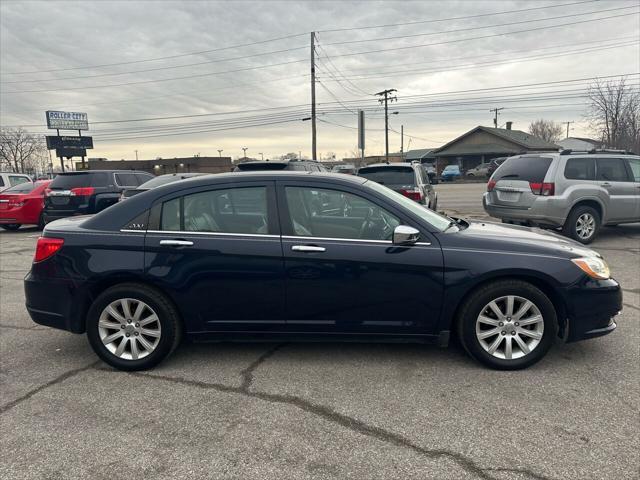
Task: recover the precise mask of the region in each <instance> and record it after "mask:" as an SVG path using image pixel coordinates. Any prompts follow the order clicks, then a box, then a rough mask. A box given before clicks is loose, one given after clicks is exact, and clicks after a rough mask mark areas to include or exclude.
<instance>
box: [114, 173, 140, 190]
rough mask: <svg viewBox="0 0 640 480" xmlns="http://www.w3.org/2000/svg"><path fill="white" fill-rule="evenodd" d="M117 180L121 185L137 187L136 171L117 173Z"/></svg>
mask: <svg viewBox="0 0 640 480" xmlns="http://www.w3.org/2000/svg"><path fill="white" fill-rule="evenodd" d="M116 182H117V183H118V185H120V186H121V187H137V186H138V179H137V178H136V175H135V173H116Z"/></svg>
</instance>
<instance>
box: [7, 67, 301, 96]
mask: <svg viewBox="0 0 640 480" xmlns="http://www.w3.org/2000/svg"><path fill="white" fill-rule="evenodd" d="M301 62H306V60H292V61H289V62H280V63H272V64H268V65H258V66H257V67H244V68H238V69H235V70H225V71H222V72H210V73H199V74H193V75H187V76H183V77H170V78H154V79H153V80H141V81H139V82H126V83H111V84H107V85H88V86H82V87H80V86H75V87H68V88H48V89H43V90H11V91H9V92H0V94H10V93H39V92H61V91H66V90H87V89H95V88H109V87H124V86H129V85H142V84H147V83H158V82H168V81H172V80H189V79H192V78H202V77H210V76H214V75H223V74H225V73H236V72H246V71H249V70H258V69H261V68H270V67H278V66H281V65H290V64H292V63H301Z"/></svg>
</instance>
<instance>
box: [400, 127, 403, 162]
mask: <svg viewBox="0 0 640 480" xmlns="http://www.w3.org/2000/svg"><path fill="white" fill-rule="evenodd" d="M400 160H402V161H403V162H404V125H400Z"/></svg>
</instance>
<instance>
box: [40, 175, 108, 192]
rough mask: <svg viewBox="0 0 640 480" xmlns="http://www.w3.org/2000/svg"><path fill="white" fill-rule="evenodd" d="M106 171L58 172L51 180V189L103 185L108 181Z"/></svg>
mask: <svg viewBox="0 0 640 480" xmlns="http://www.w3.org/2000/svg"><path fill="white" fill-rule="evenodd" d="M108 179H109V177H108V174H107V173H106V172H95V173H84V172H83V173H75V172H74V173H59V174H58V175H57V176H56V178H54V179H53V181H52V182H51V185H50V188H52V189H61V190H62V189H71V188H78V187H104V186H106V185H107V183H108Z"/></svg>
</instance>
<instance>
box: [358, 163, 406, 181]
mask: <svg viewBox="0 0 640 480" xmlns="http://www.w3.org/2000/svg"><path fill="white" fill-rule="evenodd" d="M358 176H359V177H364V178H366V179H368V180H372V181H374V182H376V183H379V184H381V185H415V183H416V178H415V175H414V173H413V168H411V167H367V168H361V169H360V170H358Z"/></svg>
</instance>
